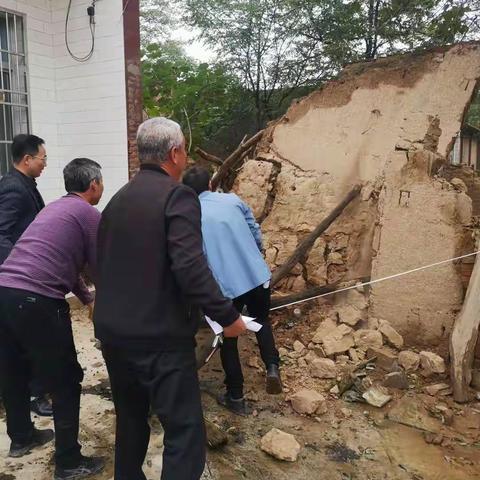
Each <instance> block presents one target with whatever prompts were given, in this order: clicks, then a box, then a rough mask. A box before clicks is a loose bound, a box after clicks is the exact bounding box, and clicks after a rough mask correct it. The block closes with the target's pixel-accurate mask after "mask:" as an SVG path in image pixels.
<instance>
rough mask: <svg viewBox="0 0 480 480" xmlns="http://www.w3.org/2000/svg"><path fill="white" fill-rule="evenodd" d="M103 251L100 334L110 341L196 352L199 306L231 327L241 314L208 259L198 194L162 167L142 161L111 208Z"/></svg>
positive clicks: (102, 229) (102, 230)
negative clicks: (195, 311) (193, 309)
mask: <svg viewBox="0 0 480 480" xmlns="http://www.w3.org/2000/svg"><path fill="white" fill-rule="evenodd" d="M97 255H98V260H97V275H98V278H97V282H96V298H95V313H94V323H95V333H96V336H97V338H98V339H100V340H101V341H102V342H104V343H106V344H112V345H118V346H122V347H127V348H138V347H140V348H154V349H158V350H179V349H190V348H193V347H194V345H195V342H194V335H195V333H196V330H197V327H198V325H197V321H196V320H195V318H194V316H192V315H190V311H191V307H192V306H198V307H201V308H202V309H203V311H204V312H205V314H206V315H208V316H210V317H211V318H212V319H213V320H216V321H217V322H219V323H220V324H222V325H223V326H227V325H230V324H231V323H233V321H234V320H236V319H237V318H238V315H239V314H238V312H237V311H236V310H235V308H234V307H233V305H232V302H231V301H230V300H228V299H226V298H225V297H223V295H222V293H221V291H220V288H219V287H218V285H217V283H216V281H215V279H214V278H213V276H212V273H211V271H210V269H209V267H208V264H207V261H206V259H205V257H204V254H203V248H202V233H201V211H200V203H199V200H198V197H197V195H196V194H195V193H194V191H193V190H191V189H190V188H189V187H186V186H185V185H182V184H180V183H178V182H176V181H175V180H173V179H172V178H171V177H170V176H169V175H168V174H167V173H166V172H165V171H164V170H162V169H161V168H160V167H158V166H156V165H142V167H141V170H140V172H139V173H138V174H137V175H136V176H135V177H134V178H133V179H132V180H131V181H130V182H129V183H128V184H127V185H125V186H124V187H123V188H122V189H121V190H120V191H119V192H118V193H117V194H116V195H115V196H114V197H113V198H112V200H111V201H110V202H109V204H108V205H107V207H106V208H105V210H104V211H103V214H102V219H101V221H100V226H99V231H98V253H97Z"/></svg>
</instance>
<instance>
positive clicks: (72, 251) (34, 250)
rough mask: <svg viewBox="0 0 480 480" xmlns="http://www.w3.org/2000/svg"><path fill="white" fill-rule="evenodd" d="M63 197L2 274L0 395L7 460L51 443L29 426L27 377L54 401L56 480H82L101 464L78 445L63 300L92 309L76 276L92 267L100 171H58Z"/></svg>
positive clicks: (82, 165) (84, 166) (76, 380)
mask: <svg viewBox="0 0 480 480" xmlns="http://www.w3.org/2000/svg"><path fill="white" fill-rule="evenodd" d="M63 175H64V179H65V189H66V190H67V192H68V194H67V195H66V196H64V197H62V198H60V199H59V200H57V201H55V202H52V203H51V204H50V205H48V206H47V207H45V208H44V209H43V210H42V211H41V212H40V213H39V214H38V215H37V217H36V218H35V220H34V221H33V222H32V223H31V224H30V226H29V227H28V228H27V229H26V230H25V232H24V234H23V235H22V236H21V238H20V240H18V242H17V243H16V244H15V246H14V247H13V249H12V252H11V253H10V256H9V257H8V258H7V260H6V261H5V263H4V264H3V265H2V266H1V267H0V389H1V393H2V397H3V400H4V404H5V409H6V413H7V432H8V435H9V436H10V439H11V441H12V443H11V446H10V456H12V457H21V456H23V455H25V454H27V453H29V452H30V450H31V449H32V448H34V447H37V446H41V445H43V444H45V443H47V442H49V441H50V440H52V438H53V432H52V430H37V429H36V428H35V427H34V426H33V424H32V421H31V419H30V410H29V396H30V394H29V388H28V383H29V381H30V378H31V375H32V374H33V376H34V378H36V379H37V380H38V382H39V383H40V385H41V387H42V388H44V390H45V391H46V392H48V393H50V396H51V398H52V403H53V418H54V425H55V463H56V468H55V480H67V479H68V480H74V479H77V478H85V477H87V476H89V475H92V474H95V473H97V472H99V471H100V470H101V469H102V468H103V460H102V459H100V458H97V457H85V456H83V455H82V454H81V452H80V445H79V443H78V429H79V411H80V392H81V385H80V382H81V381H82V379H83V371H82V368H81V367H80V365H79V363H78V361H77V353H76V351H75V345H74V341H73V336H72V325H71V321H70V312H69V307H68V303H67V302H66V301H65V294H67V293H68V292H70V291H72V292H73V293H75V294H76V295H77V296H78V297H79V299H80V300H81V301H82V302H83V303H84V304H88V305H89V306H90V309H92V302H93V298H92V295H91V294H90V292H89V291H88V289H87V288H86V286H85V284H84V283H83V281H82V280H81V278H80V271H81V270H82V269H83V268H84V267H85V266H86V265H88V266H91V267H92V266H94V265H95V263H96V260H95V257H96V255H95V253H96V252H95V251H96V233H97V228H98V222H99V220H100V213H99V212H98V211H97V210H96V209H95V208H93V206H92V205H96V204H97V203H98V202H99V200H100V198H101V196H102V193H103V183H102V175H101V171H100V165H98V163H96V162H94V161H93V160H89V159H86V158H77V159H75V160H72V161H71V162H70V163H69V164H68V165H67V166H66V167H65V169H64V171H63Z"/></svg>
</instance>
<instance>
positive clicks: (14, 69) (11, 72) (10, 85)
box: [0, 10, 30, 176]
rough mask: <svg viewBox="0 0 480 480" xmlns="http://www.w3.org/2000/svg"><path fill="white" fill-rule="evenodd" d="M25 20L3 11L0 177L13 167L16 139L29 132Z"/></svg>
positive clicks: (0, 31) (0, 28)
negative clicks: (12, 147)
mask: <svg viewBox="0 0 480 480" xmlns="http://www.w3.org/2000/svg"><path fill="white" fill-rule="evenodd" d="M26 60H27V59H26V52H25V32H24V21H23V17H22V16H20V15H16V14H14V13H10V12H6V11H1V10H0V176H1V175H3V174H4V173H6V172H7V171H8V170H9V169H10V166H11V152H10V145H11V143H12V140H13V137H14V136H15V135H17V134H19V133H28V132H29V131H30V124H29V112H28V92H27V61H26Z"/></svg>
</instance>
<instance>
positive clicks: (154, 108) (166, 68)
mask: <svg viewBox="0 0 480 480" xmlns="http://www.w3.org/2000/svg"><path fill="white" fill-rule="evenodd" d="M142 73H143V92H144V108H145V110H146V112H147V114H148V115H149V116H159V115H161V116H166V117H171V118H174V119H175V120H176V121H178V122H179V123H181V125H182V127H183V130H184V132H185V133H186V134H187V136H188V137H189V141H191V142H192V143H194V144H196V145H202V146H203V147H204V148H207V149H209V151H211V152H212V153H215V154H217V155H220V156H223V155H224V154H225V152H226V151H229V150H230V149H231V148H232V147H233V146H235V145H236V144H237V143H238V142H239V141H240V139H241V137H242V136H243V135H244V131H245V118H251V106H250V104H249V103H248V102H245V95H244V92H243V89H242V87H241V85H240V84H239V81H238V79H237V78H236V77H235V76H233V75H231V74H229V73H228V72H227V71H226V69H225V67H224V66H223V65H222V64H220V63H217V64H213V65H208V64H205V63H197V62H196V61H194V60H193V59H192V58H190V57H188V56H187V55H186V54H185V52H184V50H183V47H182V46H181V45H180V44H178V43H176V42H165V43H161V44H159V43H152V44H149V45H147V46H146V47H145V48H144V51H143V59H142Z"/></svg>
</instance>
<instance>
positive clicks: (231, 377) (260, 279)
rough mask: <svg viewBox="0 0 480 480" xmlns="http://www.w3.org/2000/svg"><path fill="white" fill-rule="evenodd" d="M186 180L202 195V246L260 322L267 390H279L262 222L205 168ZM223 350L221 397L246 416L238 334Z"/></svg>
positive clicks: (232, 293)
mask: <svg viewBox="0 0 480 480" xmlns="http://www.w3.org/2000/svg"><path fill="white" fill-rule="evenodd" d="M183 183H184V184H185V185H188V186H189V187H191V188H192V189H193V190H195V192H196V193H197V194H198V195H199V197H200V205H201V208H202V234H203V245H204V248H205V253H206V255H207V259H208V264H209V265H210V268H211V270H212V272H213V275H214V276H215V279H216V280H217V282H218V284H219V285H220V287H221V289H222V292H223V294H224V295H225V296H226V297H228V298H231V299H232V301H233V304H234V305H235V307H236V308H237V309H238V310H240V311H241V310H242V309H243V307H244V306H245V305H246V306H247V309H248V313H249V314H250V315H252V316H254V317H255V318H256V320H257V322H259V323H261V324H262V328H261V330H260V331H259V332H257V334H256V335H257V342H258V346H259V348H260V354H261V356H262V360H263V363H264V364H265V369H266V389H267V393H271V394H278V393H281V391H282V383H281V380H280V372H279V368H278V365H279V362H280V359H279V355H278V351H277V349H276V347H275V340H274V337H273V332H272V327H271V326H270V322H269V321H268V314H269V310H270V287H269V283H270V277H271V273H270V270H269V268H268V266H267V264H266V263H265V260H264V259H263V256H262V253H261V251H262V249H263V246H262V232H261V230H260V226H259V225H258V223H257V222H256V221H255V218H254V216H253V214H252V211H251V210H250V208H249V207H248V205H247V204H246V203H245V202H243V201H242V200H241V199H240V198H239V197H237V195H235V194H234V193H218V192H211V191H210V188H211V183H210V174H209V173H208V171H207V170H205V169H204V168H201V167H193V168H191V169H190V170H188V171H187V172H186V173H185V175H184V177H183ZM220 353H221V358H222V366H223V369H224V370H225V385H226V387H227V391H226V393H225V395H222V396H220V397H219V401H220V403H222V404H223V405H225V406H226V407H227V408H228V409H229V410H231V411H233V412H235V413H238V414H240V415H245V414H247V413H248V409H247V406H246V404H245V400H244V398H243V374H242V366H241V363H240V358H239V355H238V347H237V339H236V338H225V340H224V342H223V345H222V349H221V352H220Z"/></svg>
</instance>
